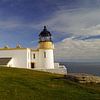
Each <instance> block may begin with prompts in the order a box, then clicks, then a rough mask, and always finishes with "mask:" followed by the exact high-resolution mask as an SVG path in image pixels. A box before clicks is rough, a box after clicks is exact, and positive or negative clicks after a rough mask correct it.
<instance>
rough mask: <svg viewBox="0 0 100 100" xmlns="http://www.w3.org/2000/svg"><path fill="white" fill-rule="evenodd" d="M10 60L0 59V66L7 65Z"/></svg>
mask: <svg viewBox="0 0 100 100" xmlns="http://www.w3.org/2000/svg"><path fill="white" fill-rule="evenodd" d="M11 59H12V58H0V65H7V64H8V62H9V61H10V60H11Z"/></svg>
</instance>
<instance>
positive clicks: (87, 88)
mask: <svg viewBox="0 0 100 100" xmlns="http://www.w3.org/2000/svg"><path fill="white" fill-rule="evenodd" d="M0 100H100V84H85V85H82V84H79V83H75V82H72V81H69V80H66V79H64V78H63V76H62V75H56V74H50V73H46V72H39V71H33V70H27V69H16V68H3V67H1V68H0Z"/></svg>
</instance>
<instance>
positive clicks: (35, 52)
mask: <svg viewBox="0 0 100 100" xmlns="http://www.w3.org/2000/svg"><path fill="white" fill-rule="evenodd" d="M34 54H35V58H34ZM31 62H33V63H34V64H35V66H34V68H39V52H38V51H32V52H31Z"/></svg>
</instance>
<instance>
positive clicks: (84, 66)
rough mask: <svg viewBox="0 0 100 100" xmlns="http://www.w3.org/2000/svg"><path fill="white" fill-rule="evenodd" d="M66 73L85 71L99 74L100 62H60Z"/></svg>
mask: <svg viewBox="0 0 100 100" xmlns="http://www.w3.org/2000/svg"><path fill="white" fill-rule="evenodd" d="M60 64H61V65H65V66H66V68H67V70H68V73H87V74H92V75H96V76H100V62H60Z"/></svg>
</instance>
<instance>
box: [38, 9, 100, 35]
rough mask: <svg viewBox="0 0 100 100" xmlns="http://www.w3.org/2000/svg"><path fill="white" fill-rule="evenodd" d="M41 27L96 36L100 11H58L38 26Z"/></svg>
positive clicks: (99, 21) (99, 22) (99, 32)
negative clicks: (45, 26) (46, 26)
mask: <svg viewBox="0 0 100 100" xmlns="http://www.w3.org/2000/svg"><path fill="white" fill-rule="evenodd" d="M42 25H48V26H49V28H51V30H53V31H58V32H66V33H68V32H69V33H73V34H75V35H94V34H96V35H97V34H100V31H99V29H100V9H85V8H84V9H72V10H60V11H57V12H56V13H55V14H54V15H53V16H52V18H50V19H48V20H46V21H44V22H43V23H41V24H40V25H39V26H42ZM39 26H38V27H39Z"/></svg>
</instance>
